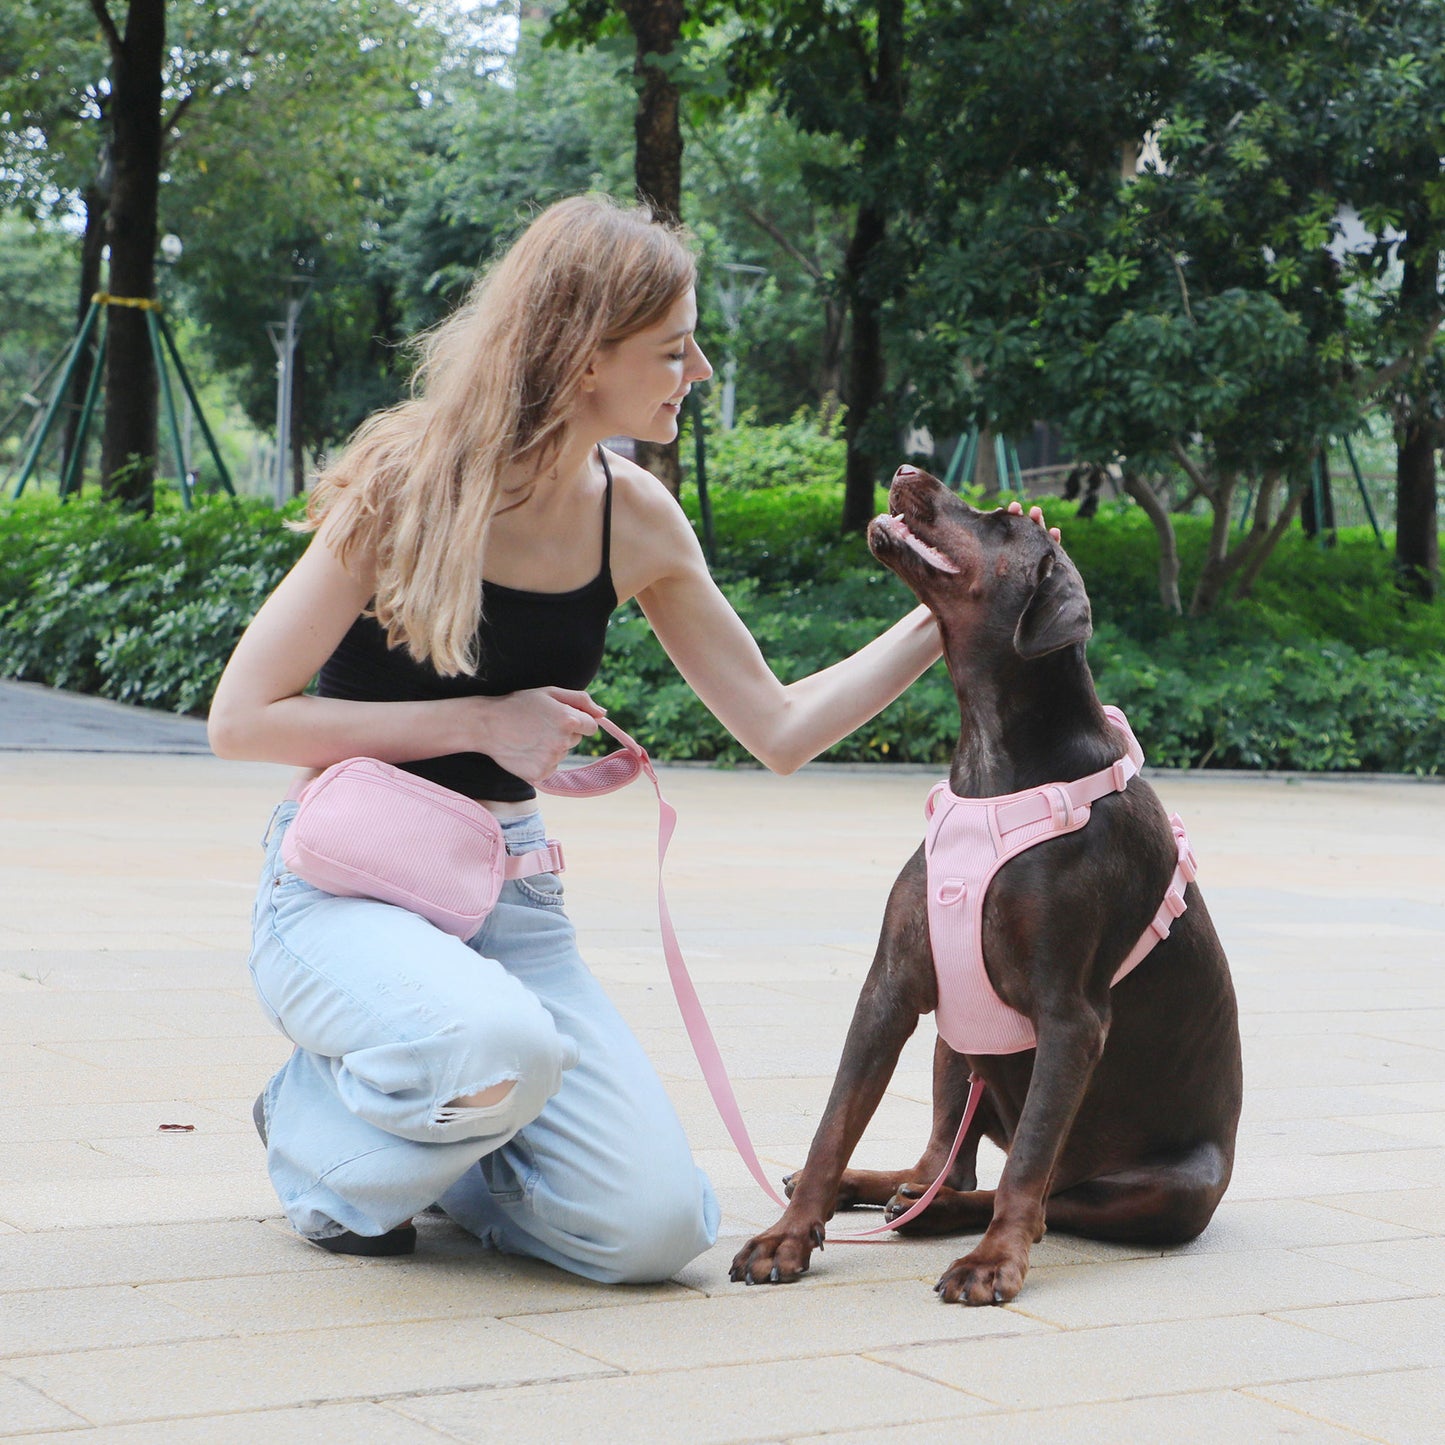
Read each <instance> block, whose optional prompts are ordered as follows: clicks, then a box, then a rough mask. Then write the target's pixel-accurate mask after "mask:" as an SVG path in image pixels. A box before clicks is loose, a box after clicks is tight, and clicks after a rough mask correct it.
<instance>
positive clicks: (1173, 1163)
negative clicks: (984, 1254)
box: [924, 1141, 1232, 1244]
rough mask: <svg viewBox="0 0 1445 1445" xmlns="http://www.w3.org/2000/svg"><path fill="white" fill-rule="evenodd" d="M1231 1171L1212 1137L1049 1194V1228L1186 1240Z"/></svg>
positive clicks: (1142, 1239) (1141, 1240) (1135, 1239)
mask: <svg viewBox="0 0 1445 1445" xmlns="http://www.w3.org/2000/svg"><path fill="white" fill-rule="evenodd" d="M1231 1171H1232V1161H1231V1159H1230V1158H1229V1156H1228V1155H1227V1154H1226V1153H1225V1151H1224V1150H1223V1149H1221V1148H1220V1147H1219V1145H1218V1144H1216V1143H1214V1142H1212V1141H1210V1142H1208V1143H1204V1144H1199V1145H1196V1146H1195V1147H1194V1148H1193V1149H1190V1150H1187V1151H1186V1152H1184V1153H1182V1154H1177V1155H1173V1156H1171V1157H1169V1158H1167V1159H1159V1160H1156V1161H1153V1162H1151V1163H1147V1164H1135V1165H1130V1166H1129V1167H1127V1168H1124V1169H1118V1170H1115V1171H1114V1172H1113V1173H1112V1174H1104V1175H1101V1176H1100V1177H1099V1178H1097V1179H1087V1180H1084V1181H1083V1182H1082V1183H1079V1184H1074V1185H1071V1186H1070V1187H1069V1188H1067V1189H1062V1190H1060V1191H1059V1192H1058V1193H1057V1194H1053V1195H1050V1197H1049V1199H1048V1202H1047V1204H1046V1205H1045V1206H1044V1209H1045V1218H1046V1219H1047V1221H1048V1226H1049V1228H1050V1229H1059V1230H1063V1231H1064V1232H1065V1233H1067V1234H1079V1235H1083V1236H1084V1237H1085V1238H1087V1239H1112V1240H1120V1241H1123V1242H1126V1243H1130V1244H1185V1243H1187V1242H1188V1241H1189V1240H1191V1239H1194V1238H1195V1237H1196V1236H1197V1235H1199V1234H1200V1233H1201V1232H1202V1231H1203V1229H1204V1227H1205V1225H1207V1224H1208V1223H1209V1221H1210V1219H1212V1218H1213V1216H1214V1211H1215V1208H1216V1207H1217V1206H1218V1204H1219V1201H1220V1199H1221V1198H1222V1197H1223V1195H1224V1191H1225V1188H1226V1187H1227V1186H1228V1184H1229V1176H1230V1173H1231ZM932 1212H933V1211H932V1208H931V1207H930V1209H929V1210H928V1211H927V1214H925V1216H924V1217H925V1218H927V1216H928V1214H931V1213H932Z"/></svg>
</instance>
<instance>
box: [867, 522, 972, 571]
mask: <svg viewBox="0 0 1445 1445" xmlns="http://www.w3.org/2000/svg"><path fill="white" fill-rule="evenodd" d="M873 525H874V526H875V527H876V528H877V529H878V530H879V531H880V532H882V533H884V534H885V535H886V536H889V537H891V538H892V539H893V540H894V541H895V542H901V543H902V544H903V545H904V546H905V547H907V548H908V549H909V550H910V551H911V552H916V553H917V554H918V555H919V556H920V557H922V558H923V560H924V561H925V562H927V563H928V565H929V566H930V567H932V568H933V569H934V570H935V571H938V572H949V573H953V574H957V572H958V564H957V563H955V562H954V561H953V560H952V559H951V558H949V557H945V556H944V555H943V553H942V552H940V551H939V550H938V548H937V547H930V546H929V545H928V543H927V542H925V541H924V540H923V539H922V538H921V537H915V536H914V535H913V533H912V531H911V530H910V529H909V526H908V523H907V522H905V521H904V520H903V518H902V517H898V516H894V515H893V514H892V513H889V512H885V513H884V514H883V515H882V516H881V517H876V518H875V519H874V521H873Z"/></svg>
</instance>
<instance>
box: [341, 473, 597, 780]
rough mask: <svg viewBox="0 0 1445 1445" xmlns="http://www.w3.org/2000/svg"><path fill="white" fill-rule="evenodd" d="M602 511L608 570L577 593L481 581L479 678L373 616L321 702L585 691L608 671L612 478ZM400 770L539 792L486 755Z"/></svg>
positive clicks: (355, 626)
mask: <svg viewBox="0 0 1445 1445" xmlns="http://www.w3.org/2000/svg"><path fill="white" fill-rule="evenodd" d="M598 456H599V458H601V461H602V471H603V474H604V475H605V476H606V478H607V493H606V499H605V500H604V502H603V512H602V569H601V571H599V572H598V574H597V576H596V577H594V578H593V579H592V581H590V582H588V583H586V584H585V585H584V586H582V587H577V588H574V589H573V590H572V591H571V592H523V591H521V590H519V589H518V588H515V587H501V586H499V585H498V584H497V583H495V582H483V583H482V623H481V627H480V628H479V629H478V632H477V651H478V658H479V664H478V667H477V671H476V672H475V673H463V674H460V675H458V676H457V677H443V676H442V675H441V674H440V673H439V672H437V671H436V669H435V668H433V667H432V665H431V664H430V663H419V662H417V661H416V659H415V658H413V657H412V655H411V653H410V652H408V651H407V650H406V648H404V647H388V646H387V644H386V632H385V629H383V628H382V626H381V624H380V623H379V622H377V620H376V618H374V617H364V616H363V617H358V618H357V619H356V621H355V622H354V623H352V625H351V628H350V630H349V631H348V632H347V634H346V636H345V637H343V638H342V639H341V641H340V643H339V644H338V645H337V648H336V651H335V652H333V653H332V654H331V656H330V657H329V658H327V660H326V662H325V663H324V664H323V666H322V668H321V674H320V677H319V678H318V680H317V692H318V693H319V694H320V695H321V696H322V697H339V698H347V699H350V700H351V701H354V702H430V701H436V700H438V699H442V698H454V697H501V696H502V695H503V694H505V693H509V692H521V691H522V690H523V689H525V688H532V687H568V688H586V687H588V686H589V685H590V684H591V682H592V679H593V678H595V677H596V676H597V670H598V668H599V667H600V666H601V665H602V649H603V645H604V642H605V640H606V634H607V621H608V618H609V617H611V615H612V613H613V612H614V611H615V609H616V607H617V593H616V591H615V590H614V588H613V586H612V472H611V469H610V468H609V467H608V465H607V459H606V457H605V456H603V455H602V453H601V451H600V450H599V452H598ZM399 766H400V767H402V768H404V769H405V770H406V771H407V772H409V773H415V774H417V776H418V777H423V778H429V779H430V780H431V781H432V782H434V783H440V784H441V785H442V786H443V787H444V788H451V789H452V790H453V791H454V792H458V793H463V794H465V795H466V796H467V797H469V798H485V799H488V800H491V801H495V802H507V803H521V802H525V801H526V800H527V799H529V798H535V797H536V796H537V790H536V789H535V788H533V787H532V785H531V784H530V783H527V782H524V781H523V780H522V779H521V778H519V777H517V776H516V774H515V773H509V772H507V770H506V769H505V768H503V767H501V766H500V765H499V764H498V763H496V762H495V761H494V760H493V759H492V758H490V757H488V756H487V755H486V754H485V753H449V754H447V755H446V756H445V757H440V758H422V759H420V760H418V761H417V762H414V763H401V764H399Z"/></svg>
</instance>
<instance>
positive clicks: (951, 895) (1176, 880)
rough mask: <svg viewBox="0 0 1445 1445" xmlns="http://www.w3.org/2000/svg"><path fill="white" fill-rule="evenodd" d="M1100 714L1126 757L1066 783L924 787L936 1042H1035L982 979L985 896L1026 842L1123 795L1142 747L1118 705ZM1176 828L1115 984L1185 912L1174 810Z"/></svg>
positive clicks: (1009, 1047) (963, 1045)
mask: <svg viewBox="0 0 1445 1445" xmlns="http://www.w3.org/2000/svg"><path fill="white" fill-rule="evenodd" d="M1104 713H1105V715H1106V716H1107V717H1108V719H1109V721H1110V722H1111V723H1113V725H1114V726H1115V727H1116V728H1118V730H1119V731H1120V733H1122V734H1123V740H1124V745H1125V753H1124V756H1123V757H1121V758H1120V759H1119V760H1118V761H1117V762H1116V763H1114V764H1112V765H1111V766H1110V767H1107V768H1104V769H1102V770H1101V771H1099V772H1097V773H1091V774H1090V775H1089V776H1088V777H1086V778H1080V779H1079V780H1078V781H1077V782H1073V783H1048V784H1045V786H1043V787H1041V788H1030V789H1028V790H1027V791H1025V792H1022V793H1009V794H1007V795H1005V796H1003V797H998V798H960V797H959V796H958V795H957V794H956V793H954V792H951V791H950V790H949V787H948V784H947V783H946V782H943V783H939V784H938V785H937V786H936V787H935V788H934V789H933V790H932V792H930V793H929V795H928V803H927V806H926V808H925V816H926V817H927V819H928V833H927V837H926V840H925V842H924V851H925V855H926V857H927V859H928V930H929V934H930V936H931V938H932V941H933V966H934V969H935V970H936V972H937V975H938V1010H937V1015H936V1020H937V1024H938V1032H939V1034H940V1036H941V1037H942V1038H943V1041H944V1042H945V1043H946V1044H947V1045H948V1046H949V1047H950V1048H951V1049H953V1050H954V1051H955V1052H956V1053H960V1054H1016V1053H1020V1052H1021V1051H1022V1050H1024V1049H1031V1048H1033V1047H1034V1045H1035V1043H1036V1042H1037V1040H1036V1037H1035V1034H1034V1027H1033V1024H1032V1023H1031V1022H1030V1021H1029V1020H1028V1018H1026V1017H1025V1016H1024V1015H1023V1014H1021V1013H1019V1012H1018V1010H1017V1009H1013V1008H1010V1007H1009V1006H1008V1004H1006V1003H1005V1002H1004V1001H1003V1000H1002V999H1001V998H1000V997H999V996H998V994H997V993H995V992H994V988H993V985H992V984H991V983H989V981H988V972H987V970H986V969H985V967H984V961H983V901H984V898H985V897H986V895H987V893H988V885H989V883H990V882H991V881H992V879H993V876H994V874H995V873H997V872H998V870H999V869H1000V868H1001V867H1003V865H1004V864H1005V863H1007V862H1008V861H1009V859H1011V858H1016V857H1017V856H1018V855H1019V854H1020V853H1022V852H1023V851H1024V850H1025V849H1026V848H1032V847H1033V846H1034V844H1035V843H1042V842H1043V841H1044V840H1045V839H1046V838H1056V837H1058V836H1060V835H1061V834H1064V833H1074V832H1077V831H1078V830H1079V829H1080V828H1082V827H1083V826H1084V824H1085V823H1087V822H1088V821H1089V814H1090V811H1091V805H1092V804H1093V803H1095V802H1097V801H1098V800H1099V799H1100V798H1103V797H1106V796H1107V795H1108V794H1110V793H1121V792H1123V790H1124V789H1125V787H1126V786H1127V785H1128V782H1129V779H1130V778H1132V777H1134V776H1135V775H1136V774H1137V773H1138V771H1139V769H1140V767H1141V766H1142V765H1143V762H1144V751H1143V749H1142V748H1141V747H1140V746H1139V743H1138V741H1137V739H1136V738H1135V737H1134V734H1133V732H1132V731H1131V730H1130V727H1129V721H1128V719H1127V718H1126V717H1125V716H1124V714H1123V713H1122V712H1120V711H1119V709H1118V708H1115V707H1106V708H1105V709H1104ZM1169 822H1170V824H1171V826H1172V827H1173V829H1174V840H1175V846H1176V848H1177V850H1178V861H1177V863H1176V865H1175V868H1174V876H1173V878H1172V879H1171V880H1170V883H1169V888H1168V891H1167V892H1166V893H1165V895H1164V901H1163V902H1162V903H1161V904H1160V905H1159V911H1158V912H1157V913H1156V914H1155V915H1154V918H1153V920H1152V921H1151V922H1150V924H1149V926H1148V928H1146V929H1145V930H1144V933H1143V936H1142V937H1141V938H1140V939H1139V941H1138V943H1136V944H1135V945H1134V947H1133V948H1132V949H1131V950H1130V952H1129V956H1128V957H1127V958H1126V959H1125V960H1124V962H1123V963H1121V964H1120V965H1119V968H1118V971H1117V972H1116V973H1115V974H1114V978H1113V982H1114V983H1118V982H1119V980H1120V979H1121V978H1123V977H1124V975H1125V974H1127V973H1129V972H1130V971H1131V970H1132V969H1133V968H1135V967H1136V966H1137V965H1138V964H1139V963H1140V961H1141V960H1142V959H1143V958H1144V957H1145V956H1146V955H1147V954H1148V953H1149V951H1150V950H1151V949H1152V948H1153V947H1154V946H1155V944H1157V943H1158V942H1160V940H1161V939H1165V938H1168V937H1169V930H1170V928H1171V927H1172V926H1173V923H1174V920H1175V919H1176V918H1178V917H1179V915H1180V914H1181V913H1183V912H1184V890H1185V888H1186V886H1187V885H1188V884H1189V883H1191V882H1193V880H1194V873H1195V866H1194V854H1193V853H1192V852H1191V850H1190V847H1189V838H1188V835H1187V834H1186V833H1185V831H1184V824H1183V823H1182V822H1181V821H1180V819H1179V816H1178V814H1173V815H1171V817H1170V819H1169Z"/></svg>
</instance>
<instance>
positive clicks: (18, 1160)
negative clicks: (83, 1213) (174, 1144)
mask: <svg viewBox="0 0 1445 1445" xmlns="http://www.w3.org/2000/svg"><path fill="white" fill-rule="evenodd" d="M150 1172H151V1171H150V1170H149V1169H146V1168H145V1167H144V1166H142V1165H138V1164H134V1163H131V1164H126V1163H123V1162H122V1161H121V1160H119V1159H116V1158H114V1157H112V1156H110V1155H107V1154H103V1153H101V1152H100V1151H99V1150H97V1149H94V1148H92V1147H91V1146H90V1145H89V1144H81V1143H70V1142H69V1141H61V1140H50V1139H43V1140H38V1141H30V1142H26V1143H12V1144H9V1145H8V1146H7V1147H6V1149H5V1150H4V1152H3V1154H0V1198H3V1194H4V1186H5V1185H7V1184H13V1183H15V1182H17V1181H24V1182H26V1183H31V1184H34V1183H38V1182H40V1181H42V1180H43V1181H47V1182H50V1183H51V1184H52V1187H53V1184H54V1183H57V1182H65V1181H72V1182H74V1183H75V1184H76V1185H77V1186H78V1187H80V1188H89V1187H90V1186H91V1183H92V1181H94V1180H97V1179H115V1178H119V1177H123V1176H133V1177H136V1176H140V1175H145V1174H149V1173H150ZM0 1207H3V1206H0Z"/></svg>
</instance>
